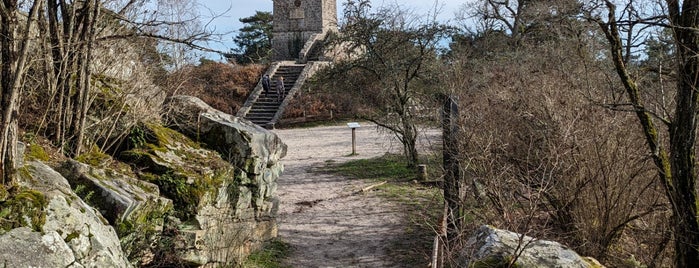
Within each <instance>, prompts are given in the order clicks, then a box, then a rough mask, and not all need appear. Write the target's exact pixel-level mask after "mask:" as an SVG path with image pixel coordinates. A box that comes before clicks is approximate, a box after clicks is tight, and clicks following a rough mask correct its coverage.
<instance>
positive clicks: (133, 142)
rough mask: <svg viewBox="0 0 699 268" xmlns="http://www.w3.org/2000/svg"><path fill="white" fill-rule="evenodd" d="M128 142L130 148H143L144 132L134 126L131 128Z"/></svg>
mask: <svg viewBox="0 0 699 268" xmlns="http://www.w3.org/2000/svg"><path fill="white" fill-rule="evenodd" d="M128 140H129V146H130V147H132V148H139V147H143V146H144V145H145V144H146V132H145V131H144V130H143V128H141V127H140V126H135V127H133V128H131V132H130V133H129V138H128Z"/></svg>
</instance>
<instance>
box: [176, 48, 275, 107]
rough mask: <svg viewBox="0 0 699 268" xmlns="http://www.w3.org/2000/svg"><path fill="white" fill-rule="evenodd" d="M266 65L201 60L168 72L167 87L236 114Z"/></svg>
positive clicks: (177, 93) (179, 93)
mask: <svg viewBox="0 0 699 268" xmlns="http://www.w3.org/2000/svg"><path fill="white" fill-rule="evenodd" d="M265 67H266V66H263V65H245V66H241V65H232V64H228V63H221V62H214V61H202V63H201V64H200V65H196V66H193V65H190V66H186V67H184V68H182V69H181V70H178V71H176V72H174V73H172V74H170V75H169V77H168V78H167V81H166V85H165V87H166V89H167V92H168V93H169V94H170V95H191V96H195V97H198V98H200V99H202V100H203V101H204V102H206V103H207V104H209V105H211V107H214V108H216V109H218V110H220V111H223V112H225V113H228V114H235V113H236V112H237V111H238V109H239V108H240V107H241V106H242V105H243V103H245V100H246V99H247V97H248V95H249V94H250V92H252V90H253V89H254V88H255V85H257V82H258V80H259V79H260V77H262V73H263V72H264V70H265Z"/></svg>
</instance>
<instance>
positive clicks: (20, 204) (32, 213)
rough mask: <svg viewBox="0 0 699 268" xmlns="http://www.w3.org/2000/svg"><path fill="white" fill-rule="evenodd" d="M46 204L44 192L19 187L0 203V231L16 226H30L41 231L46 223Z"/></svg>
mask: <svg viewBox="0 0 699 268" xmlns="http://www.w3.org/2000/svg"><path fill="white" fill-rule="evenodd" d="M47 204H48V201H47V200H46V196H44V194H42V193H40V192H38V191H35V190H29V189H19V191H18V192H16V193H14V194H10V197H9V198H8V199H7V200H6V201H4V202H2V203H0V231H2V232H3V233H4V232H6V231H9V230H11V229H14V228H18V227H30V228H32V229H33V230H34V231H37V232H39V231H41V228H42V227H43V226H44V223H46V213H45V211H44V208H45V207H46V205H47Z"/></svg>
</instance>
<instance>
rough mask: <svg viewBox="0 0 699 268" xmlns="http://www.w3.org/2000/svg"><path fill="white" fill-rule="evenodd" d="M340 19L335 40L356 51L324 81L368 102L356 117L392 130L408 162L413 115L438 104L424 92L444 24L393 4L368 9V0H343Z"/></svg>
mask: <svg viewBox="0 0 699 268" xmlns="http://www.w3.org/2000/svg"><path fill="white" fill-rule="evenodd" d="M345 21H346V22H347V24H346V25H344V26H343V27H342V30H341V32H342V35H341V36H340V37H339V38H338V39H337V40H335V41H336V42H337V43H336V44H338V45H341V46H343V47H344V48H345V49H346V51H352V52H353V53H357V55H356V57H351V58H349V59H347V60H346V61H343V62H341V63H340V64H338V65H337V66H336V67H335V69H334V71H332V72H331V74H332V76H331V77H330V78H329V79H328V83H329V86H330V87H332V88H335V89H338V90H344V91H348V92H353V95H354V96H355V97H357V98H360V99H361V100H362V101H358V103H357V104H358V105H365V107H370V108H368V109H366V110H364V112H362V113H360V114H359V116H360V117H362V118H365V119H366V120H369V121H371V122H374V123H376V124H377V125H379V126H381V127H383V128H385V129H388V130H389V131H391V132H392V133H394V134H395V136H396V137H397V138H398V140H400V141H401V143H402V144H403V149H404V153H405V156H406V158H407V164H408V166H411V167H414V166H415V165H417V163H418V152H417V136H418V127H417V124H418V122H419V121H420V118H419V115H422V114H429V113H434V114H433V116H434V117H436V116H437V112H436V111H437V109H436V108H435V107H437V106H438V105H436V104H434V102H433V101H434V100H430V98H429V97H431V94H430V93H429V92H430V90H434V89H435V88H436V85H437V84H438V83H437V82H436V81H435V80H434V79H436V75H434V71H435V70H436V68H435V66H436V65H435V64H436V63H437V53H436V52H437V51H436V50H437V42H438V41H439V40H440V38H442V36H443V35H444V34H446V33H447V32H448V28H447V27H444V26H440V25H438V24H436V23H434V22H430V21H421V20H420V18H419V17H416V16H414V15H412V14H408V13H406V12H404V11H402V10H401V9H400V8H398V7H384V8H379V10H377V12H375V13H372V12H371V11H370V5H369V1H357V2H355V1H348V2H347V3H346V4H345ZM347 75H351V77H362V79H354V78H349V76H347ZM430 101H432V103H430ZM360 103H361V104H360ZM434 117H433V118H434Z"/></svg>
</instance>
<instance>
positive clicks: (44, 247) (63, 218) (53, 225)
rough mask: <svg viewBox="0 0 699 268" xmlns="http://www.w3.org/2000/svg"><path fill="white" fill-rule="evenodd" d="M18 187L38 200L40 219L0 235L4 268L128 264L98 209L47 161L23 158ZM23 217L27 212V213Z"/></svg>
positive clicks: (1, 257) (126, 265) (0, 250)
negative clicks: (87, 202) (40, 199)
mask: <svg viewBox="0 0 699 268" xmlns="http://www.w3.org/2000/svg"><path fill="white" fill-rule="evenodd" d="M20 173H21V177H22V179H21V180H20V183H21V185H20V187H22V188H24V189H28V190H25V191H26V192H27V193H30V192H31V193H33V195H34V196H36V197H35V198H37V199H38V198H43V199H44V201H45V202H43V203H44V205H45V207H44V208H43V210H42V213H41V214H40V215H35V216H36V217H38V218H41V220H38V221H34V220H32V224H31V226H32V228H28V227H19V228H14V229H11V230H9V231H8V232H7V233H4V234H3V235H0V263H3V264H4V265H5V266H7V267H131V265H130V264H129V262H128V260H127V259H126V257H125V256H124V254H123V252H122V250H121V246H120V244H119V238H118V237H117V235H116V232H115V231H114V228H112V226H110V225H109V223H108V222H107V220H106V219H104V218H103V217H102V216H101V215H100V213H99V212H97V211H95V210H94V209H93V208H92V207H90V206H89V205H87V204H86V203H85V202H83V201H82V200H81V199H80V198H79V197H78V196H77V195H75V194H74V193H73V191H72V190H71V188H70V185H69V184H68V181H66V179H65V178H64V177H63V176H61V174H59V173H57V172H56V171H54V170H53V169H51V168H50V167H48V166H47V165H45V164H43V163H41V162H36V161H28V162H26V163H25V165H24V167H22V168H21V169H20ZM27 217H28V216H27Z"/></svg>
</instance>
